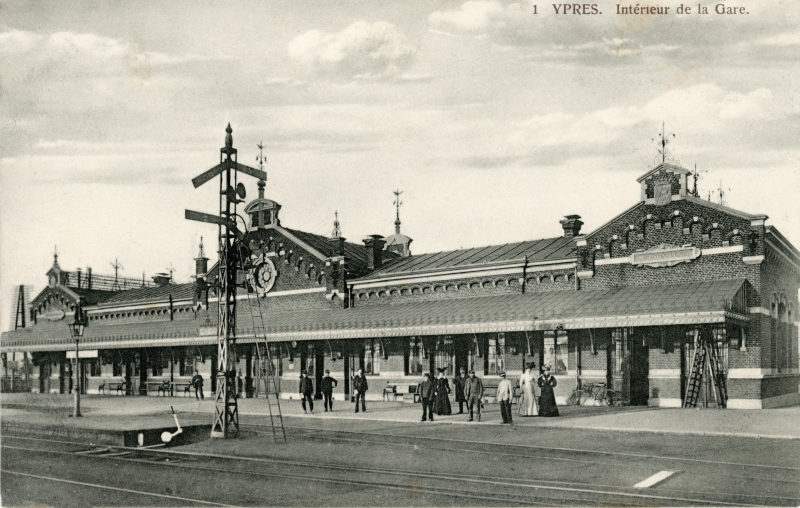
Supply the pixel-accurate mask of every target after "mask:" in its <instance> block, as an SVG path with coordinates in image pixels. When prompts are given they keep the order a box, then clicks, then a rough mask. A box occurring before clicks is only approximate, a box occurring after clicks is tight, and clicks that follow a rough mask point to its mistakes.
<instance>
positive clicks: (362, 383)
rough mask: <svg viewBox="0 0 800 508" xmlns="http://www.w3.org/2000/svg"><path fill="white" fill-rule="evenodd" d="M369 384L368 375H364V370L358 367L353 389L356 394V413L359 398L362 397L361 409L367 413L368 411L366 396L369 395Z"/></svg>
mask: <svg viewBox="0 0 800 508" xmlns="http://www.w3.org/2000/svg"><path fill="white" fill-rule="evenodd" d="M368 389H369V386H368V385H367V376H365V375H364V371H363V370H361V369H358V373H357V374H356V377H355V379H354V380H353V391H355V394H356V413H358V400H359V399H361V410H362V411H364V412H365V413H366V412H367V405H366V403H365V402H364V398H365V397H366V396H367V390H368Z"/></svg>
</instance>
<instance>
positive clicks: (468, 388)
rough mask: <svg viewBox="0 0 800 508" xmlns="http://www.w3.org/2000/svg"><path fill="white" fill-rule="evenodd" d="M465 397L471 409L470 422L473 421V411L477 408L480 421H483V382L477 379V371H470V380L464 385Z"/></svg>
mask: <svg viewBox="0 0 800 508" xmlns="http://www.w3.org/2000/svg"><path fill="white" fill-rule="evenodd" d="M464 397H466V399H467V408H469V421H472V411H473V409H474V408H476V407H477V410H478V421H481V402H482V401H483V382H482V381H481V380H480V379H479V378H477V377H475V370H470V371H469V378H468V379H467V382H466V383H464Z"/></svg>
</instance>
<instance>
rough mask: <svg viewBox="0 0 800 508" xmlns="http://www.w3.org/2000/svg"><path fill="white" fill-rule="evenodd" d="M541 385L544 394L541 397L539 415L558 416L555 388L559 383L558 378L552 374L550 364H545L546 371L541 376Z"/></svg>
mask: <svg viewBox="0 0 800 508" xmlns="http://www.w3.org/2000/svg"><path fill="white" fill-rule="evenodd" d="M538 383H539V387H540V388H541V389H542V395H541V397H539V416H558V407H557V406H556V396H555V393H553V388H555V387H556V385H557V384H558V383H557V382H556V378H554V377H553V376H551V375H550V365H545V366H544V373H542V375H541V376H539V381H538Z"/></svg>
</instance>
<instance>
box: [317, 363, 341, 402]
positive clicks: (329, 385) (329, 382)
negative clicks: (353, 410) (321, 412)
mask: <svg viewBox="0 0 800 508" xmlns="http://www.w3.org/2000/svg"><path fill="white" fill-rule="evenodd" d="M338 384H339V383H338V382H337V381H336V380H335V379H333V378H332V377H331V371H330V370H328V369H325V376H324V377H323V378H322V383H321V385H320V389H321V390H322V398H323V399H324V401H323V404H324V405H325V412H328V409H330V410H331V411H333V389H334V388H335V387H336V386H337V385H338Z"/></svg>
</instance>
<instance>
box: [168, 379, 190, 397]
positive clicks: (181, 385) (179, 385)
mask: <svg viewBox="0 0 800 508" xmlns="http://www.w3.org/2000/svg"><path fill="white" fill-rule="evenodd" d="M181 389H183V396H184V397H186V396H188V395H191V394H192V383H191V381H174V382H173V383H172V390H173V392H172V394H171V395H174V393H175V390H181Z"/></svg>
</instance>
